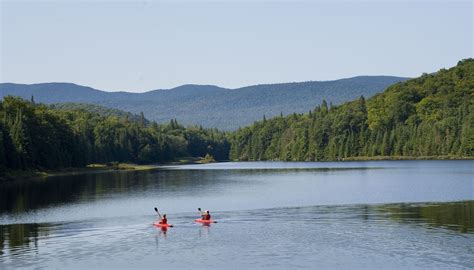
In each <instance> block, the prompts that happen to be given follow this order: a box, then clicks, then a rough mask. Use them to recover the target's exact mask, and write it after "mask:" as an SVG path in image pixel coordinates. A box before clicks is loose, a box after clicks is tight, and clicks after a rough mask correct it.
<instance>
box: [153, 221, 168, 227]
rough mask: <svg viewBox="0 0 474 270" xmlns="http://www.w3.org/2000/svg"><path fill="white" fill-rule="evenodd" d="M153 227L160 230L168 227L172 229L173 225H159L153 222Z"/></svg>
mask: <svg viewBox="0 0 474 270" xmlns="http://www.w3.org/2000/svg"><path fill="white" fill-rule="evenodd" d="M153 225H154V226H156V227H160V228H169V227H173V224H161V223H159V222H155V223H153Z"/></svg>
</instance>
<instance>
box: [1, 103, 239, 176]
mask: <svg viewBox="0 0 474 270" xmlns="http://www.w3.org/2000/svg"><path fill="white" fill-rule="evenodd" d="M117 115H118V116H117ZM120 115H121V114H109V115H104V114H101V113H93V112H90V111H88V110H86V109H84V108H83V109H79V108H78V109H74V110H67V109H63V107H61V109H56V108H54V107H48V106H46V105H43V104H35V102H34V100H33V99H32V100H30V101H27V100H24V99H21V98H18V97H11V96H8V97H5V98H4V99H3V101H1V102H0V170H1V171H2V172H5V171H7V170H31V169H37V170H50V169H59V168H68V167H83V166H85V165H87V164H91V163H107V162H134V163H139V164H144V163H156V162H166V161H172V160H174V159H175V158H177V157H186V156H193V157H204V156H206V155H210V156H212V157H214V158H215V159H217V160H222V159H227V158H228V153H229V147H230V145H229V143H228V141H227V139H226V134H224V133H222V132H219V131H217V130H215V129H203V128H201V127H188V128H184V127H183V126H182V125H180V124H179V123H178V122H177V121H176V120H174V119H173V120H171V121H170V123H169V124H166V125H158V124H156V123H155V122H152V123H150V122H149V121H148V120H146V119H145V118H144V116H143V114H142V115H141V117H139V118H138V119H135V117H128V115H125V116H124V117H121V116H120Z"/></svg>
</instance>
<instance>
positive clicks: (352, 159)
mask: <svg viewBox="0 0 474 270" xmlns="http://www.w3.org/2000/svg"><path fill="white" fill-rule="evenodd" d="M473 159H474V157H465V156H449V155H446V156H375V157H348V158H343V159H341V161H377V160H473Z"/></svg>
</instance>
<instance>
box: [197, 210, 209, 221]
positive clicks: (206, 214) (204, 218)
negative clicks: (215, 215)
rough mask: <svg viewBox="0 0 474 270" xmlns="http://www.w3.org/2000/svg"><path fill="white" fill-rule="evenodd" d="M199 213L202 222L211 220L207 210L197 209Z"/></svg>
mask: <svg viewBox="0 0 474 270" xmlns="http://www.w3.org/2000/svg"><path fill="white" fill-rule="evenodd" d="M198 211H199V213H200V214H201V218H202V220H211V214H210V213H209V210H206V211H201V208H198Z"/></svg>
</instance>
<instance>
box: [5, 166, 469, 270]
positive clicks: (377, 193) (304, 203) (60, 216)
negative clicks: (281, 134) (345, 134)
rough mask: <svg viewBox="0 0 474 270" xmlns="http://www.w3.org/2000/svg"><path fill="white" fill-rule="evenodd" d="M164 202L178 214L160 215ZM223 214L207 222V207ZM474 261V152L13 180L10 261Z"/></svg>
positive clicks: (123, 264) (309, 264)
mask: <svg viewBox="0 0 474 270" xmlns="http://www.w3.org/2000/svg"><path fill="white" fill-rule="evenodd" d="M155 206H156V207H158V208H159V209H160V211H161V212H162V213H167V214H168V222H169V223H172V224H174V225H175V227H173V228H170V229H168V230H161V229H159V228H156V227H154V226H152V223H153V222H154V221H155V218H156V214H155V212H154V210H153V208H154V207H155ZM198 207H201V208H203V209H210V210H211V214H212V216H213V219H215V220H217V221H218V223H216V224H212V225H210V226H203V225H200V224H197V223H195V222H193V220H194V219H195V218H198V217H199V216H198V213H197V208H198ZM159 267H165V268H166V269H183V268H184V269H189V268H193V269H206V268H209V267H213V268H214V269H224V268H225V269H262V268H267V269H295V268H302V269H308V268H310V269H311V268H318V269H367V268H372V269H379V268H385V269H466V268H474V161H371V162H239V163H233V162H230V163H215V164H207V165H183V166H165V167H162V168H160V169H157V170H153V171H128V172H110V173H91V174H82V175H73V176H58V177H50V178H47V179H37V180H28V181H17V182H14V183H12V182H10V183H6V184H3V185H2V186H0V269H17V268H25V269H107V268H134V269H135V268H147V269H149V268H159Z"/></svg>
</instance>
